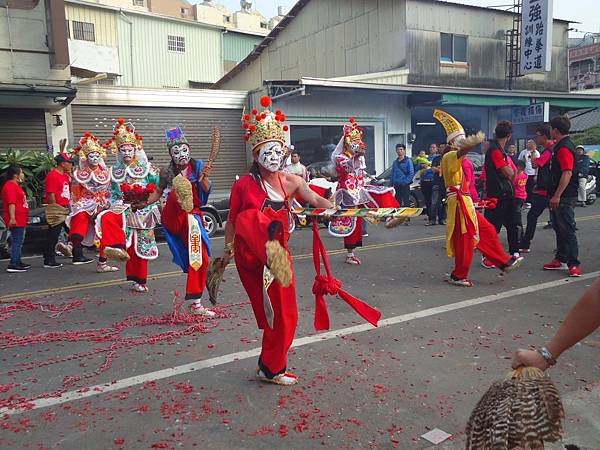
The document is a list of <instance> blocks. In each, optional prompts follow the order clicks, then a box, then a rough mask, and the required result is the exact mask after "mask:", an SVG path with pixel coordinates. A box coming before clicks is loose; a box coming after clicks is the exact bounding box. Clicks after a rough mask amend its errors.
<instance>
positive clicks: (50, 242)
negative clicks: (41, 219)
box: [44, 222, 69, 263]
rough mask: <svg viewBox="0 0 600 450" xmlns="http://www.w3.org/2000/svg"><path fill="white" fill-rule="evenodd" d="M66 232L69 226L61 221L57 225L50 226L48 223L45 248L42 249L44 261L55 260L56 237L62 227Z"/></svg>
mask: <svg viewBox="0 0 600 450" xmlns="http://www.w3.org/2000/svg"><path fill="white" fill-rule="evenodd" d="M63 228H64V229H65V230H66V231H67V232H68V231H69V228H67V225H66V224H65V223H64V222H62V223H59V224H58V225H54V226H53V227H51V226H50V225H48V233H47V234H46V249H45V250H44V263H50V262H56V244H58V238H59V236H60V232H61V231H62V229H63Z"/></svg>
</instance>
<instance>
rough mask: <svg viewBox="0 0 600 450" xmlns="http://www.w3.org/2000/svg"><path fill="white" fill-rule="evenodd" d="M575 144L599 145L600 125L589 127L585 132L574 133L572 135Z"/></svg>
mask: <svg viewBox="0 0 600 450" xmlns="http://www.w3.org/2000/svg"><path fill="white" fill-rule="evenodd" d="M571 137H572V138H573V142H574V143H575V145H599V146H600V125H596V126H595V127H592V128H589V129H587V130H586V131H584V132H583V133H577V134H573V135H572V136H571Z"/></svg>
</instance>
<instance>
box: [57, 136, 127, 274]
mask: <svg viewBox="0 0 600 450" xmlns="http://www.w3.org/2000/svg"><path fill="white" fill-rule="evenodd" d="M75 152H76V154H77V155H78V156H79V167H78V168H77V169H75V170H74V171H73V187H72V195H71V214H70V215H69V217H68V218H67V225H68V226H69V230H70V232H69V240H70V241H71V243H72V244H73V264H86V263H88V262H91V261H92V260H91V259H89V258H86V257H85V256H84V254H83V245H86V246H89V245H92V243H93V241H94V240H95V239H96V229H95V226H94V224H95V221H96V217H97V216H98V214H100V213H101V212H102V211H106V210H107V209H108V208H109V207H110V195H111V191H110V173H109V170H108V168H107V167H106V165H105V163H104V158H105V157H106V149H105V148H104V147H102V146H101V145H100V144H99V143H98V138H96V137H95V136H93V135H91V134H90V133H86V134H85V135H84V136H83V137H82V138H81V139H80V140H79V146H78V147H77V148H76V149H75ZM96 270H97V272H100V273H102V272H114V271H116V270H118V268H117V267H113V266H110V265H109V264H108V263H107V259H106V255H105V254H104V248H103V247H100V256H99V258H98V265H97V266H96Z"/></svg>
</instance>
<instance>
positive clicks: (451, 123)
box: [433, 109, 485, 149]
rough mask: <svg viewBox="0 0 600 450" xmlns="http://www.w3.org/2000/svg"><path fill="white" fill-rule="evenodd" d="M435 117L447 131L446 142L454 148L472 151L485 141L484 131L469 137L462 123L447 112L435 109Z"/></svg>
mask: <svg viewBox="0 0 600 450" xmlns="http://www.w3.org/2000/svg"><path fill="white" fill-rule="evenodd" d="M433 117H435V118H436V119H437V120H438V121H439V122H440V123H441V124H442V126H443V127H444V130H446V142H447V143H448V144H449V145H451V146H452V147H454V148H457V149H464V148H469V149H471V148H473V147H475V146H476V145H479V144H481V143H482V142H483V141H484V140H485V134H483V132H482V131H478V132H477V133H476V134H474V135H471V136H468V137H467V134H466V133H465V129H464V128H463V126H462V125H461V124H460V122H459V121H458V120H456V118H455V117H453V116H451V115H450V114H448V113H447V112H446V111H442V110H441V109H435V110H434V111H433Z"/></svg>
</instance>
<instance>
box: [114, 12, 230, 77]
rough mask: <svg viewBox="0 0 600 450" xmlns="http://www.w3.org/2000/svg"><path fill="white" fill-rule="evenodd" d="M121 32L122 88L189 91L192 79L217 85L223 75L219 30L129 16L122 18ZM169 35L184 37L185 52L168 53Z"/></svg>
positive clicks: (119, 28)
mask: <svg viewBox="0 0 600 450" xmlns="http://www.w3.org/2000/svg"><path fill="white" fill-rule="evenodd" d="M128 21H129V22H128ZM130 22H131V23H130ZM118 30H119V37H120V39H119V63H120V65H121V68H122V69H121V70H122V72H123V76H122V77H121V80H120V84H122V85H125V86H139V87H158V88H162V87H176V88H187V87H189V81H190V80H192V81H199V82H214V81H217V80H218V79H219V78H220V77H221V76H222V73H223V55H222V36H221V31H220V30H218V29H212V28H204V27H202V26H199V25H198V24H193V23H192V24H187V23H185V22H183V21H181V20H165V19H164V18H153V17H150V16H144V15H139V14H133V13H127V14H126V18H125V17H123V16H119V18H118ZM169 35H171V36H183V37H185V53H178V52H172V51H169V50H168V45H167V43H168V36H169ZM132 48H133V53H132Z"/></svg>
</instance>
